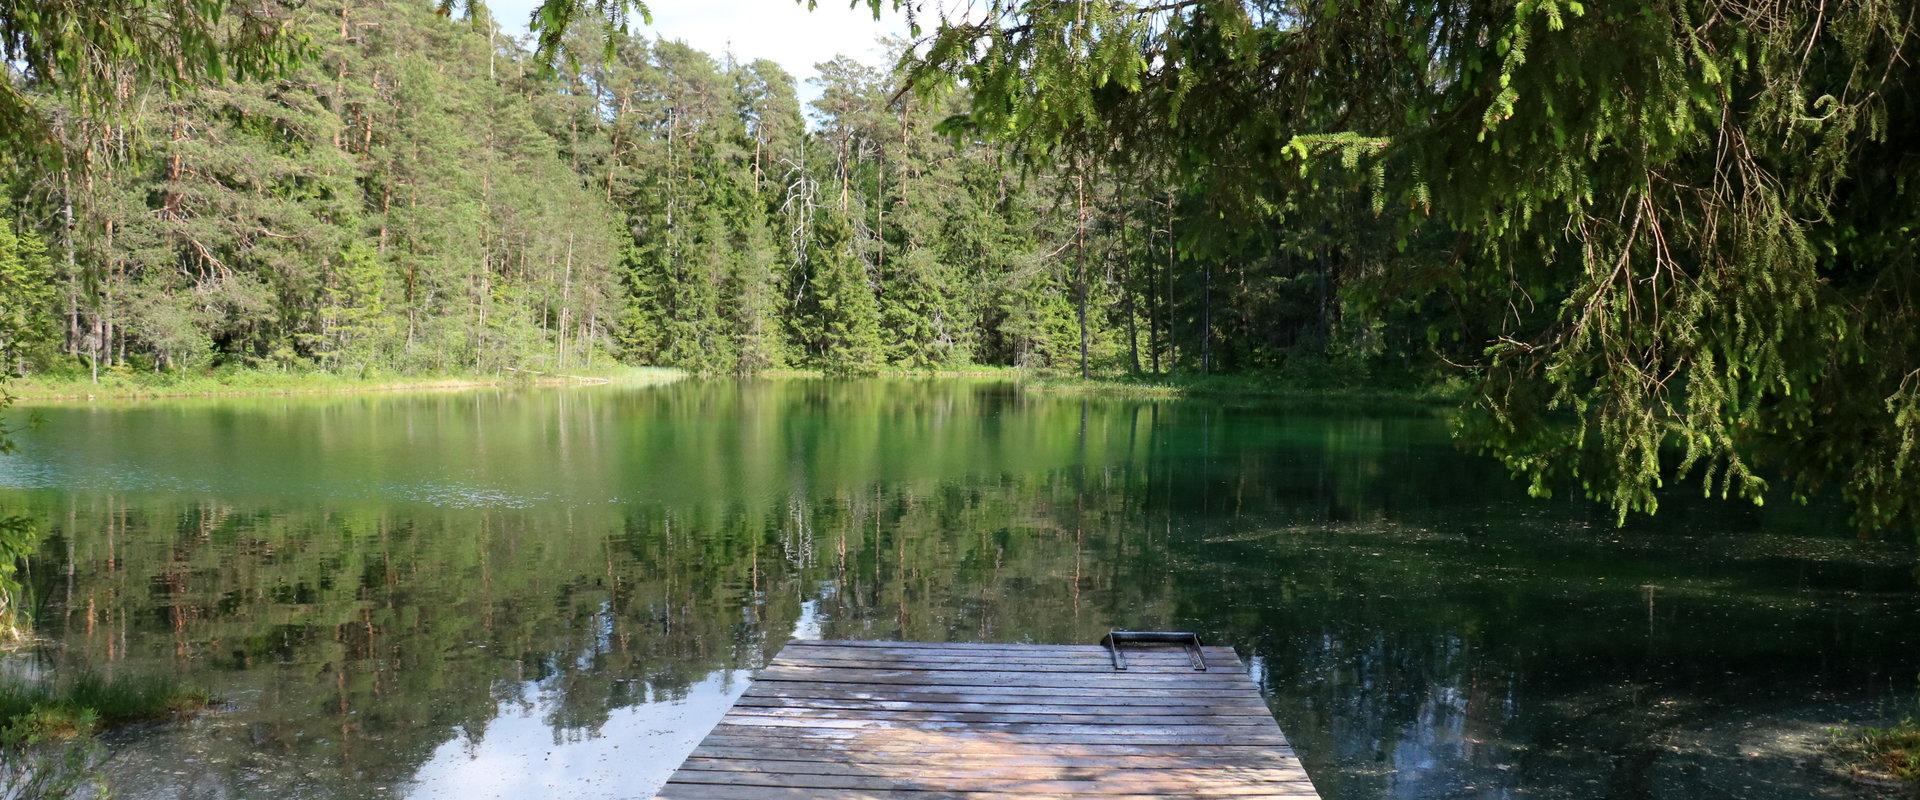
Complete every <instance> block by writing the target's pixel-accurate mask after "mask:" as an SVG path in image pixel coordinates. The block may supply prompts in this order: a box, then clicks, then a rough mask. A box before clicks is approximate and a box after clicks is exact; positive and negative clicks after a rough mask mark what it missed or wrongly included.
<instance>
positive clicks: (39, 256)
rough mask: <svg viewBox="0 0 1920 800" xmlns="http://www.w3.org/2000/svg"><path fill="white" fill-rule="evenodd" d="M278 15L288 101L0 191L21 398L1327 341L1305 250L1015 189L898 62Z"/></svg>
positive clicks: (242, 95)
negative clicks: (560, 52)
mask: <svg viewBox="0 0 1920 800" xmlns="http://www.w3.org/2000/svg"><path fill="white" fill-rule="evenodd" d="M294 24H295V25H297V26H298V28H299V30H300V31H301V32H302V33H303V34H304V35H305V36H306V37H307V39H308V41H310V42H311V45H312V48H313V50H314V52H313V53H312V55H311V57H310V58H307V59H306V60H304V61H303V62H302V63H300V64H299V65H298V66H297V67H296V68H294V69H293V70H292V71H291V73H290V74H288V75H286V76H285V77H266V78H260V79H255V80H236V81H232V82H228V83H225V84H222V85H218V86H212V87H201V88H196V89H193V90H190V91H185V92H179V93H176V94H173V95H169V94H167V93H164V92H153V93H151V95H150V96H143V97H141V98H139V99H137V100H135V101H133V102H132V104H131V109H130V110H128V111H127V112H125V113H124V114H123V115H121V116H120V117H119V118H115V119H108V120H107V121H105V122H103V123H101V124H99V125H97V126H93V127H88V128H84V129H76V130H71V131H63V132H62V133H63V134H64V135H66V136H69V137H78V136H85V137H86V138H85V141H77V142H74V144H75V145H76V146H79V147H80V149H81V150H82V151H83V152H84V151H87V150H89V149H101V150H105V151H107V152H103V153H101V154H99V155H98V156H97V157H86V158H81V159H77V160H78V161H79V162H80V163H77V164H76V163H71V162H69V163H67V164H64V165H63V166H62V168H60V169H54V170H47V169H44V168H43V164H42V163H41V162H39V161H37V160H16V161H15V162H14V163H12V164H10V165H8V166H9V169H8V171H7V178H6V188H7V195H8V202H9V203H10V205H9V208H10V212H9V213H8V215H7V216H8V217H9V220H8V221H9V223H10V225H11V227H12V229H13V230H15V231H18V232H17V233H13V232H9V233H8V234H6V236H7V238H5V239H0V243H4V244H0V247H4V248H5V250H4V252H5V253H6V255H5V256H4V258H5V259H6V260H5V261H4V262H0V263H4V264H5V265H6V266H5V273H4V274H5V275H7V276H8V277H6V278H5V279H4V280H5V281H6V285H7V286H8V287H9V292H8V300H7V305H8V310H9V313H10V314H12V315H13V317H14V318H15V319H17V320H18V321H17V323H16V324H15V328H16V329H17V332H12V333H10V335H9V336H8V337H7V338H6V341H5V347H6V350H7V356H8V359H9V361H10V363H11V364H12V366H13V368H14V369H15V370H16V371H17V372H19V373H38V372H54V373H62V372H64V373H68V374H72V373H89V374H92V373H97V372H98V371H113V370H119V371H123V372H124V371H134V372H140V371H170V370H201V369H207V368H217V367H228V366H233V367H252V368H268V369H283V370H316V369H317V370H328V371H348V372H357V373H365V372H368V371H375V372H392V373H449V372H458V371H477V372H495V371H500V370H503V369H509V368H514V369H540V370H551V371H561V372H564V371H566V370H568V369H578V368H581V367H583V366H590V365H593V364H596V363H606V362H610V361H619V362H626V363H639V364H650V365H663V366H677V367H684V368H688V369H692V370H696V371H699V372H705V373H736V374H750V373H755V372H760V371H763V370H767V369H776V368H811V369H821V370H825V371H828V372H832V373H839V374H853V373H863V372H872V371H874V370H876V369H879V368H882V367H895V368H908V369H940V368H960V367H967V366H972V365H1009V366H1020V367H1035V368H1046V369H1060V370H1077V371H1082V372H1086V371H1093V372H1099V373H1107V374H1110V373H1114V372H1128V371H1130V372H1141V371H1143V370H1144V371H1153V372H1159V371H1164V370H1170V369H1176V368H1185V369H1192V370H1197V371H1233V370H1236V369H1246V368H1251V367H1255V366H1259V365H1266V364H1272V363H1274V362H1275V361H1277V360H1279V359H1283V358H1285V357H1286V356H1287V354H1289V353H1291V352H1294V351H1296V350H1297V351H1299V352H1306V353H1312V354H1316V355H1317V354H1318V353H1319V352H1321V351H1323V350H1324V349H1325V346H1326V344H1327V343H1328V341H1329V334H1330V333H1331V332H1332V331H1333V330H1334V328H1335V327H1336V325H1337V319H1338V314H1337V311H1336V309H1335V305H1336V302H1335V300H1334V297H1335V295H1334V290H1333V288H1332V287H1330V285H1329V274H1328V272H1329V271H1328V270H1327V268H1326V267H1327V265H1326V261H1325V259H1324V258H1317V257H1315V256H1314V254H1312V253H1301V254H1298V255H1297V256H1289V255H1287V254H1285V253H1279V252H1272V253H1268V254H1266V255H1263V256H1262V257H1260V258H1258V259H1254V260H1251V261H1249V260H1247V259H1240V258H1216V259H1211V260H1209V261H1208V263H1207V264H1206V265H1204V266H1202V267H1201V268H1198V269H1195V268H1192V265H1191V264H1187V262H1190V261H1193V260H1195V258H1196V257H1195V256H1194V255H1193V254H1183V253H1182V252H1181V249H1180V247H1179V246H1178V245H1177V244H1176V240H1177V231H1178V230H1179V229H1180V228H1181V227H1182V226H1184V225H1186V224H1188V222H1187V221H1186V220H1185V219H1184V216H1185V215H1186V214H1187V213H1188V211H1187V209H1186V208H1184V207H1183V198H1182V197H1181V196H1180V194H1179V193H1177V192H1170V191H1168V190H1167V189H1166V188H1164V186H1162V185H1157V184H1154V183H1152V182H1149V181H1146V180H1144V179H1142V178H1140V177H1139V176H1137V175H1129V174H1124V173H1121V172H1118V171H1113V170H1107V171H1100V170H1092V169H1089V170H1083V171H1081V170H1066V169H1055V168H1030V167H1027V166H1023V165H1022V164H1020V163H1019V162H1017V161H1016V160H1015V159H1014V158H1013V157H1012V156H1011V154H1009V153H1008V152H1007V151H1005V150H1004V149H1003V148H1000V147H998V146H996V145H995V144H993V143H990V142H987V141H985V140H983V139H981V138H980V137H978V136H972V135H965V134H958V135H956V134H955V133H953V132H951V131H949V130H948V129H946V128H944V127H943V125H942V123H943V122H946V121H947V120H948V119H949V118H951V117H954V116H955V115H956V114H958V113H959V112H961V111H962V110H963V108H964V102H965V98H964V97H960V96H957V95H948V96H946V97H944V98H940V99H929V100H920V99H917V98H915V97H914V96H912V95H910V94H902V93H901V92H900V88H901V81H900V80H899V79H898V76H897V73H894V72H891V71H889V70H888V69H885V68H881V67H876V66H871V65H866V64H861V63H859V62H857V61H854V60H852V59H848V58H844V57H843V58H840V59H836V60H834V61H832V62H830V63H827V64H824V65H822V68H821V77H820V78H819V79H818V82H819V86H818V92H819V95H820V96H819V99H818V100H817V101H815V102H813V103H812V104H810V106H809V107H807V108H802V107H801V103H800V101H799V100H798V91H797V88H798V87H797V86H796V82H795V79H794V78H793V76H791V75H789V74H788V73H787V72H786V71H785V70H783V69H782V68H781V67H780V66H778V65H777V64H774V63H773V62H771V61H766V60H746V59H735V58H733V57H730V56H728V57H719V56H716V55H714V54H709V53H703V52H700V51H698V50H695V49H692V48H690V47H688V46H686V45H684V44H681V43H678V42H673V41H666V40H658V39H652V38H649V37H648V36H647V35H645V34H644V33H643V32H635V33H632V34H624V33H619V32H612V33H608V32H604V31H600V30H597V29H594V28H592V27H591V26H580V28H578V29H576V30H575V31H573V32H571V33H570V34H569V37H570V38H569V39H568V40H567V48H568V51H569V52H570V53H575V54H578V55H577V57H573V58H571V59H570V60H569V62H568V63H569V64H571V65H573V66H574V67H575V68H574V69H564V70H549V69H542V68H541V67H540V65H539V64H537V63H536V62H535V61H534V57H533V56H532V55H531V54H530V53H529V52H528V51H527V50H526V49H524V48H523V47H522V46H521V45H520V44H519V43H516V42H515V41H513V40H512V39H510V38H509V37H508V36H506V35H505V34H503V33H502V31H501V29H500V27H499V25H498V24H497V23H496V21H494V20H493V19H491V18H490V17H489V16H488V15H487V14H486V12H485V10H484V9H480V10H478V11H477V12H476V13H474V14H472V15H470V16H468V17H465V18H451V17H448V16H443V15H441V14H438V13H436V11H435V9H434V8H432V7H431V6H430V5H429V4H426V3H422V2H413V1H412V0H394V1H393V2H377V3H349V2H344V0H321V1H320V2H313V3H307V4H304V5H303V6H302V7H301V8H300V10H299V12H298V13H297V15H296V16H295V17H294ZM609 36H610V37H611V38H610V39H609V38H608V37H609ZM1181 264H1187V266H1178V265H1181ZM1209 267H1210V269H1209ZM16 286H17V287H21V288H20V289H12V288H11V287H16Z"/></svg>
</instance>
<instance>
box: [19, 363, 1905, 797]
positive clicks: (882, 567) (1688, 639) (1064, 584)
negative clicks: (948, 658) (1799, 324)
mask: <svg viewBox="0 0 1920 800" xmlns="http://www.w3.org/2000/svg"><path fill="white" fill-rule="evenodd" d="M8 416H9V419H10V420H11V421H12V422H13V423H14V424H15V426H16V427H23V426H24V423H25V418H26V417H29V416H30V417H32V418H33V419H34V422H35V424H34V425H33V426H32V427H27V428H25V429H24V430H21V431H20V432H19V433H18V434H17V438H18V440H19V449H18V451H17V452H16V453H14V454H12V455H8V456H0V512H9V513H24V514H26V515H28V516H30V517H31V518H32V519H34V520H35V521H36V523H37V524H38V525H39V526H40V527H41V529H42V530H43V531H45V533H46V535H45V538H44V544H43V546H42V548H41V552H40V553H39V555H38V556H37V557H36V558H35V559H34V560H33V563H32V567H31V574H30V576H29V583H30V585H31V587H32V591H33V593H34V597H33V602H34V604H35V606H36V608H37V628H38V631H39V632H40V633H41V634H42V635H43V636H45V637H46V639H47V640H48V642H49V644H48V646H47V647H45V648H42V649H41V650H39V651H36V652H30V653H24V654H16V655H14V656H12V657H11V661H10V663H9V664H8V667H9V668H11V669H16V670H38V669H54V670H74V669H81V668H91V669H94V670H97V671H101V672H107V673H123V672H124V673H142V672H168V673H173V674H177V675H179V676H181V677H182V678H184V679H185V680H186V681H188V682H189V683H192V684H195V685H199V686H201V687H204V688H206V689H208V690H210V691H211V692H212V693H213V694H214V695H215V697H216V698H218V700H219V703H218V705H217V706H216V708H215V709H214V710H213V711H211V712H210V713H207V714H204V715H201V716H199V717H197V718H195V719H193V720H191V721H187V722H183V723H170V724H165V725H158V726H150V727H146V728H141V729H136V730H129V731H121V732H117V733H115V734H113V735H112V736H111V738H110V743H111V747H112V752H113V756H112V761H111V762H110V765H109V772H110V776H111V778H112V781H113V784H114V785H115V787H116V788H117V789H118V791H119V792H120V793H121V795H122V796H123V797H128V798H230V797H274V798H280V799H281V800H292V799H293V798H375V797H409V798H458V799H459V800H478V799H479V798H488V797H532V796H562V797H570V798H597V797H609V798H610V797H636V796H638V797H646V796H648V795H649V793H650V791H651V790H652V789H654V788H656V787H657V786H658V785H659V784H660V783H661V782H663V781H664V780H665V778H666V776H667V774H668V773H669V772H671V771H672V769H673V768H674V767H675V766H676V765H677V763H678V762H679V760H680V758H681V757H682V756H683V755H685V754H686V752H688V751H689V750H691V749H692V747H693V745H694V743H695V742H696V741H698V740H699V739H700V738H701V737H702V736H703V735H704V734H705V732H706V729H707V728H708V727H709V726H710V725H711V724H712V723H713V722H714V721H715V720H717V719H718V718H719V716H720V715H721V713H722V712H723V711H724V710H725V708H726V706H727V705H728V703H729V702H730V701H731V699H732V698H733V697H734V696H735V695H737V694H738V693H739V692H740V691H742V690H743V689H744V688H745V685H746V682H747V681H748V679H749V678H750V677H751V675H752V673H753V670H754V669H755V668H756V667H758V666H761V665H763V664H765V663H766V662H767V660H769V659H770V658H771V657H772V655H773V654H774V653H775V652H776V651H778V650H779V649H780V647H781V646H782V645H783V644H784V643H785V642H786V641H787V640H789V639H791V638H793V637H828V638H902V639H915V640H928V641H947V640H953V641H995V642H1042V643H1092V642H1095V641H1097V640H1098V638H1099V637H1100V636H1101V635H1102V634H1103V633H1105V632H1106V631H1107V630H1108V629H1109V628H1173V629H1190V630H1194V631H1197V632H1199V633H1200V634H1201V636H1202V637H1203V638H1204V639H1205V640H1207V642H1208V643H1210V644H1216V643H1217V644H1227V645H1232V646H1234V647H1237V648H1239V650H1240V652H1241V654H1242V655H1243V656H1244V657H1246V658H1247V660H1248V661H1249V663H1250V664H1251V665H1252V667H1251V668H1252V670H1253V673H1254V678H1255V680H1256V682H1257V683H1258V684H1259V685H1260V686H1261V687H1262V690H1263V691H1264V692H1265V694H1266V697H1267V700H1268V703H1269V704H1270V706H1271V707H1272V709H1273V711H1274V714H1275V716H1276V717H1277V718H1278V720H1279V722H1280V725H1281V727H1282V728H1283V729H1284V730H1285V731H1286V732H1287V734H1288V736H1289V737H1290V738H1291V740H1292V741H1293V743H1294V745H1295V747H1296V748H1297V749H1298V750H1299V752H1300V754H1301V757H1302V759H1303V760H1304V761H1305V763H1306V765H1307V767H1308V770H1309V771H1310V772H1311V774H1312V775H1313V777H1314V779H1315V781H1316V783H1317V784H1318V786H1319V787H1320V789H1321V791H1322V792H1323V794H1324V795H1325V796H1326V797H1328V798H1337V799H1340V800H1347V799H1350V798H1351V799H1357V798H1377V797H1391V798H1442V797H1445V798H1456V797H1470V798H1511V797H1528V798H1596V797H1604V798H1724V797H1740V798H1806V797H1857V796H1871V795H1867V794H1862V792H1863V791H1864V790H1863V789H1860V788H1858V787H1855V786H1853V785H1851V784H1849V783H1848V782H1846V781H1844V780H1841V779H1838V778H1835V777H1832V776H1831V775H1830V774H1828V773H1827V772H1824V771H1822V770H1820V769H1818V768H1816V767H1815V766H1812V763H1813V762H1814V761H1816V760H1817V757H1818V752H1819V749H1820V747H1821V746H1822V745H1823V744H1824V743H1825V742H1826V741H1827V737H1828V736H1829V735H1830V734H1829V733H1828V729H1829V726H1832V725H1835V724H1838V723H1840V722H1843V721H1847V720H1856V721H1872V720H1879V719H1885V718H1887V717H1890V716H1895V715H1899V714H1901V713H1905V712H1908V711H1910V710H1912V709H1913V708H1914V703H1915V700H1914V690H1915V687H1916V680H1920V571H1917V570H1916V564H1917V563H1920V562H1917V560H1916V556H1915V550H1914V547H1913V543H1912V537H1911V536H1909V535H1907V534H1905V533H1895V534H1890V535H1888V536H1887V537H1885V538H1884V540H1865V541H1863V540H1861V539H1859V538H1857V537H1856V536H1855V535H1854V533H1853V532H1852V530H1851V529H1850V528H1849V527H1848V526H1847V524H1846V522H1845V516H1844V511H1843V510H1837V509H1835V508H1832V507H1824V506H1822V507H1815V508H1812V509H1801V508H1769V509H1767V510H1766V511H1765V512H1762V511H1761V510H1758V509H1755V508H1752V507H1750V506H1747V505H1744V504H1728V503H1717V502H1708V501H1704V500H1702V499H1700V498H1699V497H1698V493H1697V491H1692V492H1676V493H1675V494H1674V496H1673V497H1671V498H1668V499H1667V500H1666V501H1665V502H1664V503H1663V506H1662V510H1661V514H1660V517H1659V518H1658V519H1657V520H1654V521H1645V520H1640V521H1635V522H1632V523H1630V524H1629V525H1628V526H1626V527H1624V528H1622V527H1617V526H1616V525H1615V521H1614V516H1613V514H1612V512H1611V511H1610V510H1607V509H1604V508H1599V507H1596V506H1594V505H1592V504H1589V503H1586V502H1584V501H1579V500H1568V499H1560V500H1550V501H1548V500H1535V499H1529V498H1527V497H1526V495H1525V492H1524V490H1523V487H1522V486H1520V485H1519V484H1518V483H1517V482H1515V481H1514V480H1513V479H1511V478H1510V477H1509V476H1508V475H1507V473H1506V472H1505V470H1504V469H1503V468H1501V467H1500V466H1499V465H1498V464H1496V463H1493V462H1491V461H1490V460H1487V459H1484V458H1480V457H1477V456H1473V455H1471V454H1468V453H1465V452H1463V451H1461V450H1459V449H1457V448H1456V447H1455V446H1454V445H1453V444H1452V443H1451V442H1450V441H1449V439H1448V435H1447V426H1446V423H1445V421H1444V420H1443V419H1442V418H1441V417H1439V416H1437V415H1435V414H1433V413H1426V412H1419V411H1410V412H1406V413H1402V414H1395V413H1359V412H1354V413H1332V412H1328V411H1326V410H1318V411H1290V410H1287V409H1283V408H1248V407H1234V406H1229V405H1221V404H1216V403H1209V402H1203V401H1189V400H1182V401H1170V400H1159V401H1150V400H1134V399H1108V398H1085V397H1076V396H1067V395H1051V394H1045V393H1039V392H1030V391H1023V390H1021V389H1019V388H1018V387H1016V386H1014V385H1012V384H1010V383H1005V382H997V381H991V380H949V379H940V380H935V379H926V380H914V379H880V380H869V381H827V380H777V381H776V380H769V381H684V382H680V383H676V384H671V385H666V386H655V387H643V388H621V387H599V388H574V389H534V390H519V391H498V390H487V391H475V392H462V393H445V394H392V395H358V396H336V397H288V398H271V399H257V398H256V399H210V400H180V401H158V402H148V403H130V404H119V405H116V404H95V405H49V406H39V407H23V408H17V409H15V410H13V411H11V412H9V415H8ZM1783 505H1784V504H1783Z"/></svg>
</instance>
